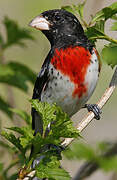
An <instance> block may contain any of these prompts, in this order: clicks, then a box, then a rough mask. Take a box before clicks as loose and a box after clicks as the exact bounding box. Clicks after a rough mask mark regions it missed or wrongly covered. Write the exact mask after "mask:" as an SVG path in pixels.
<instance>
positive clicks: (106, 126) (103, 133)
mask: <svg viewBox="0 0 117 180" xmlns="http://www.w3.org/2000/svg"><path fill="white" fill-rule="evenodd" d="M78 2H80V1H79V0H74V1H72V0H68V1H67V0H66V1H64V0H63V1H62V0H34V1H32V0H20V1H18V0H0V31H1V32H2V33H3V35H4V37H5V29H4V27H3V25H2V21H3V18H4V16H8V17H9V18H11V19H14V20H15V21H17V22H18V24H19V25H20V26H21V27H25V28H28V29H29V30H30V31H32V33H33V36H34V37H35V41H29V40H27V41H26V44H27V48H20V47H17V46H13V47H12V48H9V49H7V50H6V52H5V61H10V60H13V61H17V62H21V63H23V64H26V65H27V66H28V67H30V68H31V69H32V70H34V71H35V72H36V73H38V72H39V71H40V67H41V65H42V63H43V61H44V59H45V57H46V55H47V53H48V51H49V48H50V45H49V42H48V40H47V39H46V38H45V37H44V35H43V34H42V33H41V32H39V31H37V30H34V29H31V28H30V27H28V23H29V22H30V21H31V20H32V18H33V17H35V16H37V15H38V14H40V13H41V12H43V11H45V10H48V9H55V8H60V7H61V6H63V5H68V4H71V3H75V4H77V3H78ZM112 2H116V0H109V1H107V0H87V3H86V7H85V10H86V11H85V18H86V20H87V21H89V19H90V15H91V14H95V12H97V11H98V10H99V9H101V8H102V7H105V6H106V5H107V6H108V5H110V4H111V3H112ZM110 24H111V21H110V20H109V21H108V22H107V24H106V32H107V34H109V36H113V37H114V38H117V35H116V34H115V33H112V32H110V29H109V27H110ZM104 43H105V41H98V43H97V49H98V50H99V52H100V50H101V48H102V47H103V44H104ZM112 73H113V70H112V69H111V68H110V67H108V66H107V65H105V64H103V66H102V71H101V75H100V79H99V83H98V85H97V88H96V91H95V92H94V94H93V96H92V98H91V99H90V101H89V102H91V103H95V102H97V100H98V99H99V97H100V96H101V95H102V94H103V92H104V90H105V89H106V87H107V86H108V83H109V81H110V79H111V76H112ZM28 85H29V90H28V93H24V92H22V91H20V90H18V89H17V88H13V94H14V95H15V98H14V99H13V106H14V107H15V108H19V109H23V110H26V111H27V112H29V113H30V103H29V102H28V99H31V97H32V91H33V87H32V85H31V84H30V83H29V84H28ZM8 88H10V87H9V86H8ZM0 91H1V95H2V96H3V97H5V98H6V99H7V97H8V96H9V95H8V94H7V91H6V87H4V86H3V85H2V84H0ZM116 101H117V91H116V92H114V94H113V96H112V97H111V99H110V100H109V102H108V103H107V105H105V107H104V108H103V112H102V118H101V120H100V121H96V120H94V121H93V122H92V123H91V124H90V125H89V126H88V127H87V128H86V129H85V130H84V131H83V133H82V136H83V137H84V141H85V142H86V143H91V144H95V142H99V141H103V140H107V141H109V140H116V136H117V130H116V127H117V103H116ZM86 112H87V111H86V110H81V111H80V113H79V114H77V115H75V116H74V117H73V119H74V120H75V121H76V120H77V121H80V120H81V119H82V117H83V116H84V114H85V113H86ZM0 121H1V126H2V127H9V126H11V125H12V123H11V121H10V120H9V119H8V117H7V116H6V115H5V114H3V113H2V112H0ZM15 123H16V125H22V124H23V122H21V120H19V119H18V118H17V117H16V121H15ZM2 153H3V151H2V150H0V158H1V160H2V161H6V159H7V158H9V157H7V156H6V159H3V158H2V157H1V154H2ZM7 163H8V161H7ZM62 164H63V166H64V167H65V168H66V169H67V170H68V171H69V172H70V173H71V175H72V176H74V175H75V173H76V172H77V170H78V168H79V166H80V164H81V162H76V161H72V162H71V161H67V160H64V161H63V162H62ZM110 177H111V174H104V173H103V172H96V173H95V174H94V175H93V176H92V177H90V178H88V179H90V180H94V179H95V180H96V179H99V178H100V179H103V180H108V179H109V178H110Z"/></svg>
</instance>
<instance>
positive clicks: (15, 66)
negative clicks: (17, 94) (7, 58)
mask: <svg viewBox="0 0 117 180" xmlns="http://www.w3.org/2000/svg"><path fill="white" fill-rule="evenodd" d="M8 66H9V67H10V68H11V69H12V70H14V71H15V72H17V71H19V72H20V73H22V74H23V75H25V76H26V77H27V80H29V81H30V82H32V83H33V84H34V83H35V80H36V74H35V73H34V72H33V71H32V70H31V69H30V68H29V67H28V66H26V65H24V64H21V63H18V62H9V63H8Z"/></svg>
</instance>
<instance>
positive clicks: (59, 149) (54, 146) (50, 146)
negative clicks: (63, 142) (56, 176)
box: [48, 144, 64, 157]
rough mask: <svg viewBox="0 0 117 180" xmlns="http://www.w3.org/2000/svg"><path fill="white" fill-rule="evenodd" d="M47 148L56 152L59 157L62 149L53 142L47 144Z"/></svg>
mask: <svg viewBox="0 0 117 180" xmlns="http://www.w3.org/2000/svg"><path fill="white" fill-rule="evenodd" d="M48 149H49V150H50V151H53V152H55V153H57V155H58V156H59V157H61V152H62V151H63V150H64V148H63V147H62V146H56V145H55V144H48Z"/></svg>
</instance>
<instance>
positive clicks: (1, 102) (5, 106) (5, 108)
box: [0, 97, 13, 118]
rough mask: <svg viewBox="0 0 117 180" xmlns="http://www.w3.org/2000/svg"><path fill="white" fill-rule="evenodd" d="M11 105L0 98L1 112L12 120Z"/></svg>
mask: <svg viewBox="0 0 117 180" xmlns="http://www.w3.org/2000/svg"><path fill="white" fill-rule="evenodd" d="M9 108H10V105H9V104H8V103H7V102H6V101H5V100H4V99H3V98H2V97H0V110H2V111H3V112H4V113H5V114H6V115H7V116H8V117H10V118H12V116H13V113H12V112H11V111H10V110H9Z"/></svg>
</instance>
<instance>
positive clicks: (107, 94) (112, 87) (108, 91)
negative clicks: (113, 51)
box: [17, 67, 117, 180]
mask: <svg viewBox="0 0 117 180" xmlns="http://www.w3.org/2000/svg"><path fill="white" fill-rule="evenodd" d="M116 85H117V67H116V69H115V72H114V74H113V77H112V79H111V82H110V85H109V87H108V88H107V89H106V91H105V92H104V94H103V96H102V97H101V98H100V100H99V101H98V102H97V105H98V106H99V108H100V109H101V108H102V107H103V106H104V105H105V104H106V102H107V101H108V100H109V98H110V97H111V95H112V94H113V92H114V90H115V87H116ZM94 116H95V115H94V113H93V112H88V113H87V115H86V116H85V117H84V118H83V120H82V121H81V122H80V123H79V124H78V125H77V130H78V131H79V132H82V131H83V130H84V129H85V128H86V127H87V126H88V124H89V123H90V122H91V121H92V120H93V118H94ZM73 140H74V138H66V139H65V140H64V141H63V142H62V144H61V145H62V146H63V148H66V147H67V146H68V145H69V144H71V142H72V141H73ZM35 172H36V171H35V170H33V171H32V172H30V173H29V174H27V175H26V176H25V178H24V179H22V180H29V179H32V178H33V177H34V176H35ZM17 180H21V179H17Z"/></svg>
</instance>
